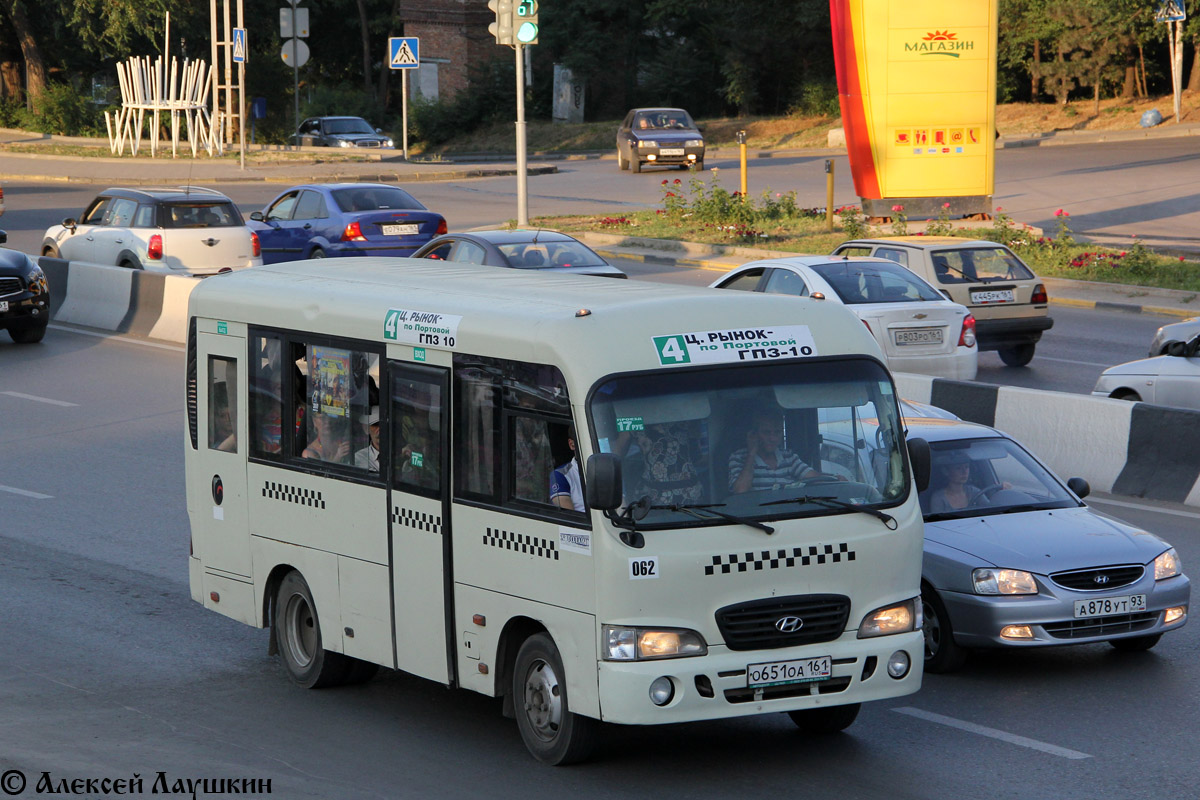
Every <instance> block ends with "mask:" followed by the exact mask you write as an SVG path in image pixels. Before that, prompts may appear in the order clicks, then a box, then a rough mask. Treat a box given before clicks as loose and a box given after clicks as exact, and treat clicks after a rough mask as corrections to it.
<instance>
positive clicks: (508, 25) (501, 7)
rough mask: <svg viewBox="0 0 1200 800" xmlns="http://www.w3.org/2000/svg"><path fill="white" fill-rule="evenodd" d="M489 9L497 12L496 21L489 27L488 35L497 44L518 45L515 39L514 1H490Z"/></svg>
mask: <svg viewBox="0 0 1200 800" xmlns="http://www.w3.org/2000/svg"><path fill="white" fill-rule="evenodd" d="M488 8H489V9H491V10H492V11H495V12H496V21H495V22H493V23H491V24H490V25H488V33H490V34H491V35H492V36H495V37H496V44H516V41H515V40H514V39H513V0H488Z"/></svg>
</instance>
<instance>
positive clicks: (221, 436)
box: [208, 356, 237, 453]
mask: <svg viewBox="0 0 1200 800" xmlns="http://www.w3.org/2000/svg"><path fill="white" fill-rule="evenodd" d="M208 447H209V449H210V450H222V451H224V452H226V453H236V452H237V361H235V360H234V359H232V358H222V357H220V356H209V357H208Z"/></svg>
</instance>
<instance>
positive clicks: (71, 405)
mask: <svg viewBox="0 0 1200 800" xmlns="http://www.w3.org/2000/svg"><path fill="white" fill-rule="evenodd" d="M0 394H6V395H8V396H9V397H18V398H20V399H22V400H34V401H36V402H38V403H49V404H50V405H52V406H63V407H64V408H78V407H79V403H68V402H67V401H65V400H51V399H50V398H49V397H38V396H37V395H36V394H22V393H21V392H0Z"/></svg>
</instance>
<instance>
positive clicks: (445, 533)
mask: <svg viewBox="0 0 1200 800" xmlns="http://www.w3.org/2000/svg"><path fill="white" fill-rule="evenodd" d="M389 367H390V369H389V375H390V377H389V385H388V389H387V391H388V392H389V394H390V409H389V420H390V421H389V424H390V426H391V435H390V437H389V440H388V443H387V446H388V447H389V448H390V450H391V455H392V457H391V458H390V459H389V462H390V478H389V480H390V486H391V491H390V492H389V499H388V519H389V525H390V532H391V543H392V544H391V567H392V604H393V609H394V612H395V640H396V665H397V666H398V667H399V668H400V669H402V670H404V671H405V672H410V673H412V674H414V675H419V676H421V677H423V678H430V679H432V680H435V681H439V682H441V683H445V684H450V683H452V681H453V675H454V671H453V669H452V659H453V657H454V656H453V654H454V651H453V645H454V637H453V634H452V633H451V631H450V628H449V625H450V623H451V621H452V620H453V618H454V615H453V611H452V608H451V605H452V600H451V598H452V597H453V595H452V593H451V587H452V586H453V580H452V573H451V564H450V553H451V548H450V513H449V512H450V508H449V487H450V458H449V441H450V440H449V431H450V424H449V419H450V417H449V415H450V403H449V375H450V372H449V370H447V369H443V368H440V367H426V366H416V365H413V364H404V363H400V362H396V361H391V362H389Z"/></svg>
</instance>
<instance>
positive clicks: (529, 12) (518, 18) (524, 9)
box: [513, 0, 538, 44]
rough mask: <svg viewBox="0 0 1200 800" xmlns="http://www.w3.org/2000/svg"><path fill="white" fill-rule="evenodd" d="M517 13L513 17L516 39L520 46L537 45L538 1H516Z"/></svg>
mask: <svg viewBox="0 0 1200 800" xmlns="http://www.w3.org/2000/svg"><path fill="white" fill-rule="evenodd" d="M516 3H517V13H516V15H515V16H514V17H513V27H514V28H516V32H515V37H516V40H517V42H518V43H520V44H537V40H538V4H537V0H516Z"/></svg>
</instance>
